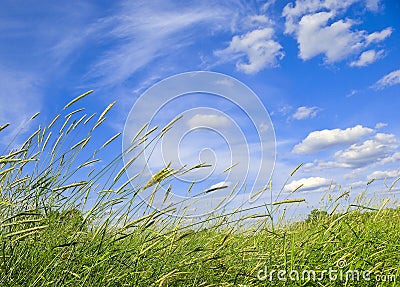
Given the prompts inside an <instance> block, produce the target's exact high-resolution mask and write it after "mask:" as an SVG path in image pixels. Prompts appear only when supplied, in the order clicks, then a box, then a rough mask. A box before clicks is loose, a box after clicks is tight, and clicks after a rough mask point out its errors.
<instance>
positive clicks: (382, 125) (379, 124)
mask: <svg viewBox="0 0 400 287" xmlns="http://www.w3.org/2000/svg"><path fill="white" fill-rule="evenodd" d="M387 125H388V124H387V123H377V124H376V125H375V129H376V130H379V129H381V128H384V127H387Z"/></svg>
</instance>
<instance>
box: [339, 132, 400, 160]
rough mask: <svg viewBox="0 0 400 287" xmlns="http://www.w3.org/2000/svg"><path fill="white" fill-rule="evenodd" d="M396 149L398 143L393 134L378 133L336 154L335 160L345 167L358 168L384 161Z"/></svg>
mask: <svg viewBox="0 0 400 287" xmlns="http://www.w3.org/2000/svg"><path fill="white" fill-rule="evenodd" d="M397 147H398V141H397V139H396V137H395V136H394V135H393V134H384V133H378V134H376V135H375V136H374V137H373V138H372V139H369V140H366V141H364V142H363V143H361V144H353V145H351V146H350V147H349V148H348V149H345V150H341V151H338V152H336V153H335V159H336V160H337V162H339V163H341V164H343V165H345V166H346V167H349V168H359V167H364V166H367V165H369V164H372V163H377V162H380V161H382V160H384V159H385V158H387V157H388V156H390V155H391V154H392V153H393V151H394V150H395V149H396V148H397Z"/></svg>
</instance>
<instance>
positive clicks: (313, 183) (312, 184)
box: [284, 177, 331, 192]
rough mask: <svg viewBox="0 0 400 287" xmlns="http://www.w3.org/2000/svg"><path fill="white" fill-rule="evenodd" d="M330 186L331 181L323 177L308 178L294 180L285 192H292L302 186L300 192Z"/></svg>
mask: <svg viewBox="0 0 400 287" xmlns="http://www.w3.org/2000/svg"><path fill="white" fill-rule="evenodd" d="M330 184H331V180H329V179H326V178H323V177H307V178H301V179H299V180H293V181H292V182H290V183H289V184H287V185H286V186H285V188H284V190H285V191H287V192H291V191H293V190H295V189H297V188H298V187H300V186H301V187H300V189H299V190H300V191H310V190H316V189H319V188H321V187H327V186H329V185H330Z"/></svg>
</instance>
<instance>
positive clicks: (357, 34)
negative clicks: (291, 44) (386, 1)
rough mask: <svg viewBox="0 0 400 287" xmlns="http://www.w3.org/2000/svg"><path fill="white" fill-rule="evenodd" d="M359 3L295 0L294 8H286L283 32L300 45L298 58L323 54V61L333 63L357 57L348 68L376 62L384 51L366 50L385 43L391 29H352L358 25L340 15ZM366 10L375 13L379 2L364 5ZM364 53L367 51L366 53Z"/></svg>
mask: <svg viewBox="0 0 400 287" xmlns="http://www.w3.org/2000/svg"><path fill="white" fill-rule="evenodd" d="M357 2H360V0H349V1H339V0H322V1H314V0H297V1H296V2H295V5H293V3H289V4H288V5H286V6H285V8H284V10H283V13H282V15H283V16H284V17H285V19H286V21H285V33H286V34H290V35H293V36H294V37H295V38H296V40H297V42H298V45H299V57H300V58H301V59H303V60H309V59H311V58H313V57H316V56H318V55H323V56H324V58H325V62H327V63H335V62H338V61H341V60H344V59H347V58H349V57H351V56H354V55H358V58H359V59H358V60H356V61H352V62H351V63H350V66H366V65H368V64H371V63H373V62H375V61H376V60H378V59H379V58H380V57H381V56H382V54H383V50H382V51H379V52H376V51H375V53H374V52H372V51H374V50H372V49H370V50H369V51H366V49H367V48H368V46H370V45H372V44H376V43H380V42H382V41H384V40H385V39H386V38H387V37H389V36H390V35H391V34H392V31H393V29H392V28H391V27H388V28H385V29H384V30H382V31H378V32H373V33H371V34H370V33H368V32H367V31H365V30H357V29H355V28H354V26H355V25H356V24H358V22H356V21H353V20H351V19H349V18H346V19H340V16H341V15H342V14H343V12H345V11H346V10H347V9H348V8H349V7H350V6H351V5H353V4H355V3H357ZM363 5H366V7H367V9H369V10H373V11H376V10H377V9H378V7H379V3H378V1H372V0H371V1H368V3H363ZM365 52H368V53H366V54H365Z"/></svg>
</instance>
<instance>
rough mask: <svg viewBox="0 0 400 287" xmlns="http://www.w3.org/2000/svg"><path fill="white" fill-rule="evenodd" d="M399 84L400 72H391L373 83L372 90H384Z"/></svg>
mask: <svg viewBox="0 0 400 287" xmlns="http://www.w3.org/2000/svg"><path fill="white" fill-rule="evenodd" d="M398 84H400V70H396V71H393V72H391V73H389V74H387V75H385V76H384V77H382V78H381V79H380V80H379V81H377V82H376V83H375V85H374V86H373V88H375V89H384V88H387V87H390V86H394V85H398Z"/></svg>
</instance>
